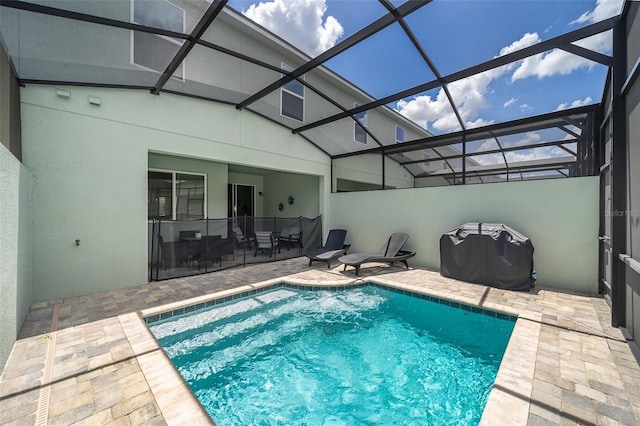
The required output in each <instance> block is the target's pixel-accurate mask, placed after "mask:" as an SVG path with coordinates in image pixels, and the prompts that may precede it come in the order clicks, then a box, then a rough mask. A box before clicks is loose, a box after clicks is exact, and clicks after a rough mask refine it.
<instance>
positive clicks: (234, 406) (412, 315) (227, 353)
mask: <svg viewBox="0 0 640 426" xmlns="http://www.w3.org/2000/svg"><path fill="white" fill-rule="evenodd" d="M514 324H515V323H514V322H513V321H512V320H509V319H501V318H495V317H491V316H488V315H484V314H481V313H474V312H470V311H469V310H464V309H460V308H455V307H450V306H447V305H445V304H442V303H436V302H432V301H428V300H423V299H419V298H416V297H412V296H408V295H403V294H400V293H397V292H392V291H389V290H386V289H382V288H378V287H373V286H367V287H362V288H358V289H351V290H339V291H299V290H293V289H289V288H286V287H281V288H279V289H277V290H274V291H270V292H267V293H262V294H259V295H256V296H252V297H250V298H245V299H238V300H236V301H233V302H230V303H227V304H223V305H217V306H216V307H214V308H213V309H209V310H206V311H198V312H196V313H192V314H190V315H188V316H181V317H177V318H172V319H171V320H168V321H162V322H157V323H153V324H151V325H150V329H151V331H152V332H153V333H154V335H155V336H156V338H157V339H158V340H159V341H160V343H161V345H162V346H163V348H164V349H165V351H166V353H167V354H168V356H169V357H170V358H171V360H172V361H173V363H174V364H175V366H176V367H177V369H178V370H179V372H180V374H181V375H182V376H183V377H184V379H185V381H186V382H187V383H188V384H189V386H190V387H191V389H192V390H193V392H194V393H195V395H196V396H197V398H198V399H199V400H200V402H201V403H202V405H203V406H204V407H205V409H206V410H207V412H208V413H209V415H210V416H211V418H212V419H213V420H214V421H215V422H216V424H217V425H219V426H226V425H373V424H376V425H378V424H383V425H425V424H431V425H445V424H446V425H451V424H460V425H462V424H465V425H466V424H477V423H478V422H479V420H480V417H481V416H482V410H483V409H484V406H485V404H486V401H487V397H488V395H489V392H490V390H491V387H492V385H493V382H494V380H495V376H496V373H497V371H498V367H499V364H500V361H501V359H502V355H503V353H504V351H505V348H506V346H507V343H508V340H509V337H510V335H511V332H512V330H513V327H514Z"/></svg>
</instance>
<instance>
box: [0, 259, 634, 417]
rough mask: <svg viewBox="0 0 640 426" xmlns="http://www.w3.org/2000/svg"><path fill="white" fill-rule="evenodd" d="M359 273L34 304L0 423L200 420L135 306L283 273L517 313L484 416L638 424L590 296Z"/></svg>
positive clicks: (11, 366)
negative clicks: (371, 284) (367, 284)
mask: <svg viewBox="0 0 640 426" xmlns="http://www.w3.org/2000/svg"><path fill="white" fill-rule="evenodd" d="M362 274H363V277H362V278H358V279H356V278H355V277H354V275H353V272H352V271H347V272H343V271H342V268H341V267H335V268H333V269H326V267H323V266H321V265H318V266H317V267H312V268H309V267H308V266H307V259H306V258H296V259H289V260H285V261H279V262H274V263H268V264H261V265H251V266H247V267H244V268H242V267H241V268H235V269H230V270H226V271H222V272H216V273H212V274H207V275H200V276H193V277H188V278H180V279H173V280H169V281H162V282H156V283H149V284H145V285H142V286H137V287H133V288H128V289H124V290H120V291H113V292H108V293H100V294H95V295H91V296H86V297H78V298H74V299H69V300H58V301H50V302H48V303H38V304H34V305H33V306H32V307H31V310H30V311H29V314H28V316H27V319H26V321H25V324H24V325H23V327H22V331H21V333H20V338H19V340H18V342H17V343H16V344H15V346H14V348H13V351H12V352H11V355H10V357H9V360H8V361H7V364H6V366H5V368H4V370H3V372H2V375H1V376H0V423H1V424H15V425H36V424H38V425H39V424H42V425H44V424H51V425H70V424H86V425H116V424H117V425H139V424H144V425H155V424H158V425H160V424H170V425H180V424H189V425H200V424H211V423H212V422H211V420H210V419H209V418H208V416H207V415H206V413H205V412H204V410H203V409H202V408H201V407H200V405H199V404H198V403H197V401H196V400H195V398H194V396H193V395H192V394H191V392H190V391H189V389H188V387H187V386H186V384H185V383H184V382H183V381H182V379H181V378H180V377H179V375H178V374H177V373H176V372H175V370H174V369H172V368H171V367H170V365H169V364H168V360H167V358H166V357H165V356H164V353H163V352H162V350H161V348H159V346H158V345H157V343H156V342H155V340H154V339H153V337H152V336H151V334H150V332H149V331H148V329H147V328H146V326H145V325H144V322H143V321H142V320H141V317H140V312H142V313H143V314H149V313H153V312H159V311H162V310H164V309H166V306H167V305H171V308H172V309H173V308H175V307H176V306H180V305H183V304H185V303H193V302H194V301H204V300H211V299H212V298H215V297H217V296H213V295H214V294H216V293H218V294H219V292H224V293H223V294H233V293H234V292H239V291H246V290H247V289H255V288H256V287H260V286H263V285H267V284H269V283H274V282H282V281H285V282H288V283H295V284H300V285H323V286H329V285H348V284H350V283H360V282H363V281H365V282H366V281H375V282H377V283H380V284H385V285H389V286H393V287H398V288H403V289H407V290H411V291H415V292H421V293H426V294H429V295H432V296H435V297H440V298H445V299H449V300H452V301H458V302H463V303H467V304H470V305H475V306H481V307H483V308H487V309H494V310H500V311H503V312H507V313H512V314H516V315H519V319H518V321H517V323H516V327H515V329H514V333H513V336H512V338H511V341H510V343H509V347H508V348H507V352H506V353H505V356H504V359H503V361H502V364H501V368H500V371H499V373H498V377H497V379H496V383H495V384H494V389H493V391H492V393H491V396H490V398H489V401H488V403H487V407H486V409H485V413H484V416H483V420H482V423H483V424H487V425H502V424H508V425H513V424H531V425H544V424H626V425H634V424H639V423H640V385H639V383H640V366H639V365H638V362H637V361H636V359H635V358H634V356H633V354H632V352H631V350H630V349H629V346H628V344H627V343H626V341H625V339H624V337H623V335H622V333H621V332H620V331H619V330H617V329H614V328H612V327H611V326H610V325H609V323H610V319H609V317H610V311H609V307H608V305H607V304H606V303H605V301H604V300H603V299H602V298H601V297H598V296H593V295H592V296H589V295H579V294H568V293H563V292H557V291H554V290H550V289H545V288H542V287H540V286H539V287H538V288H536V289H535V291H533V292H532V293H522V292H510V291H504V290H499V289H495V288H489V287H484V286H480V285H475V284H467V283H463V282H459V281H455V280H451V279H447V278H443V277H442V276H440V275H439V274H438V273H437V272H433V271H429V270H426V269H420V268H412V269H410V270H406V269H403V268H399V267H387V266H376V265H365V266H364V267H363V269H362ZM185 301H187V302H185Z"/></svg>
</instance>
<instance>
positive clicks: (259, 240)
mask: <svg viewBox="0 0 640 426" xmlns="http://www.w3.org/2000/svg"><path fill="white" fill-rule="evenodd" d="M255 242H256V251H255V252H254V253H253V257H256V256H257V255H258V250H260V251H261V252H264V251H265V250H269V257H271V256H273V251H274V250H275V249H276V248H277V249H278V251H279V250H280V246H279V245H278V239H277V238H274V236H273V232H271V231H256V232H255Z"/></svg>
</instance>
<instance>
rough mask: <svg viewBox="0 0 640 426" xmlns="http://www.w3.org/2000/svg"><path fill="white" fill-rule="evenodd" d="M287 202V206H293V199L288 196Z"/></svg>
mask: <svg viewBox="0 0 640 426" xmlns="http://www.w3.org/2000/svg"><path fill="white" fill-rule="evenodd" d="M287 201H288V202H289V205H291V204H293V197H292V196H291V195H289V199H288V200H287Z"/></svg>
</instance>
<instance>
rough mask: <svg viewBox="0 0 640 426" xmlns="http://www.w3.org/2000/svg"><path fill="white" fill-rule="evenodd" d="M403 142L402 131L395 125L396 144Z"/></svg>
mask: <svg viewBox="0 0 640 426" xmlns="http://www.w3.org/2000/svg"><path fill="white" fill-rule="evenodd" d="M402 142H404V129H403V128H402V127H400V126H398V125H396V143H402Z"/></svg>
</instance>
